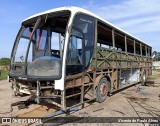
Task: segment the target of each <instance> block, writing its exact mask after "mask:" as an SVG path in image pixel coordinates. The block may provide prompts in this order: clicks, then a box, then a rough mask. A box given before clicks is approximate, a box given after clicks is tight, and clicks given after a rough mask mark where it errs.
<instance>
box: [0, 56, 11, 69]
mask: <svg viewBox="0 0 160 126" xmlns="http://www.w3.org/2000/svg"><path fill="white" fill-rule="evenodd" d="M9 64H10V59H9V58H1V59H0V66H5V68H6V69H7V70H8V66H9Z"/></svg>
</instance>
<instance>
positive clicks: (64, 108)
mask: <svg viewBox="0 0 160 126" xmlns="http://www.w3.org/2000/svg"><path fill="white" fill-rule="evenodd" d="M65 90H66V89H65V88H64V90H63V91H61V105H62V110H66V93H65V92H66V91H65Z"/></svg>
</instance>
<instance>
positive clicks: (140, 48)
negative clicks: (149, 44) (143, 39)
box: [140, 43, 142, 56]
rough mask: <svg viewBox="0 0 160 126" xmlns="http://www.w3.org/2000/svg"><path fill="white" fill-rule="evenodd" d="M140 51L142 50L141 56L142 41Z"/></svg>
mask: <svg viewBox="0 0 160 126" xmlns="http://www.w3.org/2000/svg"><path fill="white" fill-rule="evenodd" d="M140 51H141V56H142V43H140Z"/></svg>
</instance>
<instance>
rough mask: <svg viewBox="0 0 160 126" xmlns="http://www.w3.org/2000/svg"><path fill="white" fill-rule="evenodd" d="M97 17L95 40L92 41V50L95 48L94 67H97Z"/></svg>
mask: <svg viewBox="0 0 160 126" xmlns="http://www.w3.org/2000/svg"><path fill="white" fill-rule="evenodd" d="M97 29H98V28H97V19H96V20H95V35H94V36H95V38H94V39H95V42H94V50H95V63H96V67H97V35H98V33H97Z"/></svg>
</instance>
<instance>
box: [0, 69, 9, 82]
mask: <svg viewBox="0 0 160 126" xmlns="http://www.w3.org/2000/svg"><path fill="white" fill-rule="evenodd" d="M0 73H1V74H0V80H6V79H7V76H8V71H7V70H0Z"/></svg>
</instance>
